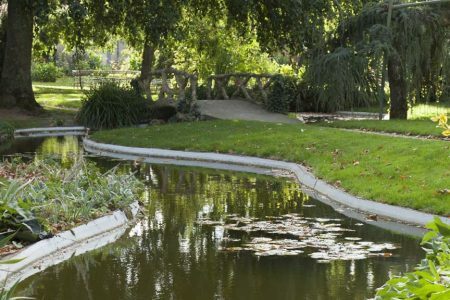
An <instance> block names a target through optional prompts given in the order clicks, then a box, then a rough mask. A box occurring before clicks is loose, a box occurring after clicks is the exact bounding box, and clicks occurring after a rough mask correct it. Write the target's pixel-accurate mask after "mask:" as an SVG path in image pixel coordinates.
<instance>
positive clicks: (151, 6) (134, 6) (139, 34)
mask: <svg viewBox="0 0 450 300" xmlns="http://www.w3.org/2000/svg"><path fill="white" fill-rule="evenodd" d="M125 2H126V3H127V4H126V6H124V7H122V9H123V14H122V15H123V23H122V29H121V32H122V35H123V36H124V38H125V39H126V40H127V42H128V43H129V44H130V45H131V46H133V47H135V48H137V49H142V63H141V75H140V78H139V85H140V87H141V89H142V90H143V91H144V92H145V94H146V95H147V98H148V99H151V92H150V82H151V80H152V78H151V71H152V67H153V64H154V60H155V51H156V49H158V47H159V46H161V45H162V44H163V43H164V40H165V39H166V38H167V36H168V35H169V34H171V33H172V32H173V30H175V28H176V25H177V23H178V21H179V19H180V17H181V9H182V7H183V5H187V4H188V2H189V1H182V0H134V1H130V0H128V1H125Z"/></svg>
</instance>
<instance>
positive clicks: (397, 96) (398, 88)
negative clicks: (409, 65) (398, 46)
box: [388, 53, 408, 120]
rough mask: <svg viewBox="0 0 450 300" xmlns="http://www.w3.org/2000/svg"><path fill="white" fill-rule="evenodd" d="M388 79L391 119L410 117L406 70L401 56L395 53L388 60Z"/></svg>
mask: <svg viewBox="0 0 450 300" xmlns="http://www.w3.org/2000/svg"><path fill="white" fill-rule="evenodd" d="M388 78H389V88H390V90H391V110H390V116H389V117H390V119H405V120H406V118H407V117H408V98H407V97H408V95H407V94H408V93H407V85H406V80H405V70H404V67H403V63H402V60H401V58H400V56H399V55H398V54H397V53H395V54H392V55H390V57H389V58H388Z"/></svg>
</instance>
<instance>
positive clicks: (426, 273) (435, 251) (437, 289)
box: [375, 218, 450, 300]
mask: <svg viewBox="0 0 450 300" xmlns="http://www.w3.org/2000/svg"><path fill="white" fill-rule="evenodd" d="M427 228H428V229H430V231H429V232H428V233H427V234H425V236H424V237H423V239H422V245H423V249H424V250H425V252H426V257H425V259H423V260H422V262H421V263H420V264H419V265H418V266H417V267H416V269H415V271H414V272H411V273H407V274H405V275H404V276H400V277H393V278H391V279H390V280H389V281H388V282H386V284H385V285H384V286H382V287H381V288H380V289H379V290H378V291H377V295H376V298H375V299H377V300H382V299H431V300H446V299H450V225H449V224H446V223H444V222H442V221H441V220H440V219H439V218H435V219H434V221H433V222H431V223H429V224H428V225H427Z"/></svg>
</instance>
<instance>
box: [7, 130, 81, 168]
mask: <svg viewBox="0 0 450 300" xmlns="http://www.w3.org/2000/svg"><path fill="white" fill-rule="evenodd" d="M82 151H83V148H82V146H81V145H80V138H79V137H76V136H61V137H46V138H19V139H16V140H15V141H14V143H12V144H9V145H5V147H0V154H1V155H15V154H28V155H31V156H32V157H35V158H39V159H41V158H47V157H53V158H57V159H58V160H59V159H60V160H61V162H62V163H63V164H64V165H68V164H70V163H71V162H72V161H73V157H74V156H76V155H79V154H80V153H82Z"/></svg>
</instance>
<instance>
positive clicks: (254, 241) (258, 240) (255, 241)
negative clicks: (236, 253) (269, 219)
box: [250, 237, 272, 244]
mask: <svg viewBox="0 0 450 300" xmlns="http://www.w3.org/2000/svg"><path fill="white" fill-rule="evenodd" d="M271 241H272V239H271V238H266V237H258V238H254V239H252V240H251V242H250V243H251V244H258V243H268V242H271Z"/></svg>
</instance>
